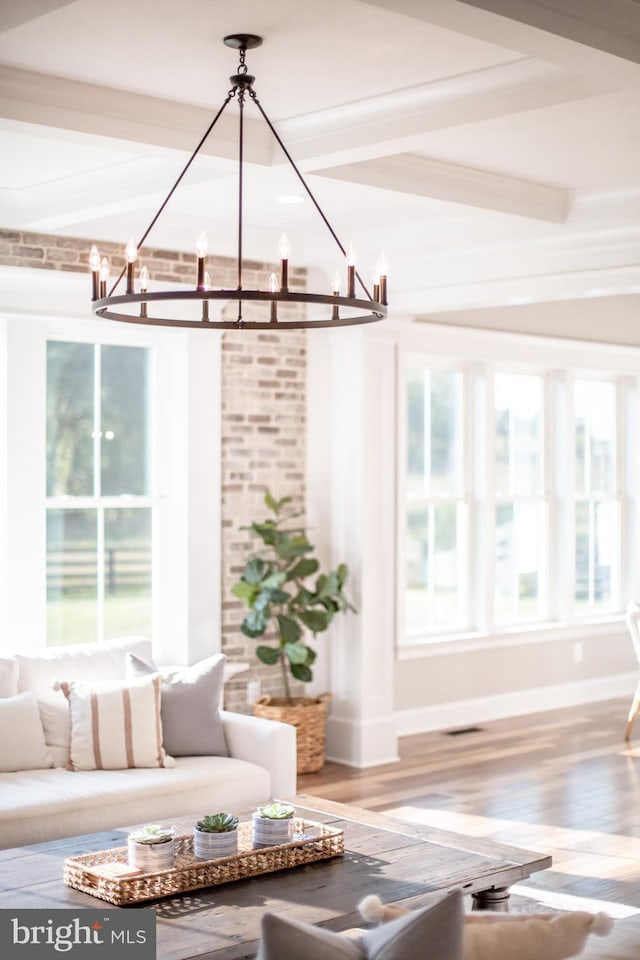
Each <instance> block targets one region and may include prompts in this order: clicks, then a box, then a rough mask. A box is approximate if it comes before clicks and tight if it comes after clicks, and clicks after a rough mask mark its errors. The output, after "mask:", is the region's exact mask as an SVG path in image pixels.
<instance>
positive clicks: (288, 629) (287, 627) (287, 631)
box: [278, 613, 301, 643]
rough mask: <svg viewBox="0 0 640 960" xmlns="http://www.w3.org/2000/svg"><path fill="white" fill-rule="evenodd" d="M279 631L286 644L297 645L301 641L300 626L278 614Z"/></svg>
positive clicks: (289, 618)
mask: <svg viewBox="0 0 640 960" xmlns="http://www.w3.org/2000/svg"><path fill="white" fill-rule="evenodd" d="M278 630H279V631H280V636H281V637H282V639H283V641H284V642H285V643H297V642H298V640H299V639H300V633H301V630H300V624H299V623H298V622H297V621H296V620H293V619H292V618H291V617H286V616H285V615H284V614H283V613H279V614H278Z"/></svg>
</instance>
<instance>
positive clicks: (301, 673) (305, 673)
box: [291, 663, 313, 683]
mask: <svg viewBox="0 0 640 960" xmlns="http://www.w3.org/2000/svg"><path fill="white" fill-rule="evenodd" d="M291 673H292V674H293V676H294V677H295V678H296V680H302V682H303V683H310V682H311V681H312V680H313V673H312V671H311V670H310V669H309V667H308V666H307V665H306V663H292V664H291Z"/></svg>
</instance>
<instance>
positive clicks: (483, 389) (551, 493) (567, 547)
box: [398, 327, 640, 645]
mask: <svg viewBox="0 0 640 960" xmlns="http://www.w3.org/2000/svg"><path fill="white" fill-rule="evenodd" d="M425 341H428V346H427V347H424V346H423V347H422V349H418V348H417V347H416V344H418V343H421V342H425ZM456 348H457V349H456ZM399 357H400V363H399V433H398V435H399V498H398V503H399V524H398V541H399V543H398V557H399V578H398V583H399V590H398V596H399V603H398V626H399V630H398V636H399V643H400V644H407V645H411V644H417V643H420V642H424V643H433V642H434V641H442V640H447V639H451V638H455V637H463V636H465V635H466V636H467V637H468V636H469V635H474V636H477V637H483V636H489V635H496V634H503V635H504V634H506V633H510V634H512V635H513V634H516V633H518V632H523V631H531V630H534V629H542V628H548V627H549V626H550V625H555V626H556V627H557V626H558V625H560V624H564V625H571V624H573V625H580V624H584V623H586V622H588V621H589V620H594V619H602V618H606V617H609V618H620V617H621V615H622V613H623V612H624V608H625V606H626V603H627V601H628V600H629V599H630V598H631V596H632V595H634V587H635V586H636V585H637V575H638V562H637V556H638V554H639V553H640V530H639V529H638V520H637V518H638V516H639V511H638V501H639V500H640V489H639V486H638V462H639V459H640V435H639V434H638V431H637V422H638V416H639V412H640V411H639V409H638V407H639V404H638V396H639V390H638V375H637V359H636V358H635V356H633V355H631V354H630V353H629V352H624V353H623V352H622V351H619V350H617V349H616V348H612V349H611V350H610V351H609V350H608V349H607V348H602V347H600V348H594V347H592V346H591V345H581V344H570V343H563V344H559V343H556V342H553V343H551V342H547V341H544V340H543V339H542V338H536V339H534V338H530V339H527V340H524V339H519V338H517V337H515V336H509V335H500V334H495V335H493V334H490V333H487V332H484V331H482V332H478V331H473V332H471V331H461V330H458V331H443V330H442V328H441V327H439V328H437V329H434V330H432V331H430V332H428V331H427V330H426V329H421V330H419V331H418V332H414V331H413V330H411V331H409V332H408V333H407V334H406V335H405V337H404V339H403V337H401V338H400V352H399ZM607 361H609V362H610V367H608V368H607V366H606V363H607Z"/></svg>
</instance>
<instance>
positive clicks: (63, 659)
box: [0, 638, 296, 848]
mask: <svg viewBox="0 0 640 960" xmlns="http://www.w3.org/2000/svg"><path fill="white" fill-rule="evenodd" d="M129 652H131V653H133V654H135V655H136V656H137V657H139V658H141V659H142V660H146V661H148V662H150V661H151V646H150V644H149V643H148V641H146V640H143V639H138V638H128V639H123V640H120V641H113V642H111V643H108V644H104V645H100V646H97V645H91V646H75V647H59V648H49V649H46V650H43V651H40V652H37V653H25V654H24V655H21V654H16V655H15V656H13V657H6V658H0V698H2V699H0V707H2V706H3V705H4V706H5V707H6V708H7V710H5V712H4V713H2V712H0V718H1V717H4V718H5V721H4V724H2V722H1V721H0V738H1V739H3V740H4V742H5V747H4V750H3V748H2V746H1V745H0V755H2V754H4V757H5V762H4V766H3V767H2V769H1V770H0V848H6V847H14V846H21V845H23V844H32V843H39V842H41V841H45V840H53V839H57V838H60V837H65V836H73V835H76V834H83V833H90V832H94V831H98V830H106V829H111V828H114V827H120V826H126V825H129V824H135V823H143V822H150V821H155V820H161V819H168V818H171V817H177V816H181V815H190V814H194V815H195V814H197V815H199V816H203V815H206V814H208V813H215V812H218V811H220V810H228V811H236V810H241V809H242V808H245V807H250V806H253V805H255V804H256V803H260V802H263V801H265V800H268V799H271V798H273V797H288V796H292V795H293V794H295V787H296V742H295V728H294V727H292V726H290V725H288V724H284V723H276V722H273V721H269V720H263V719H259V718H257V717H252V716H245V715H242V714H235V713H229V712H225V711H222V710H221V711H220V716H221V718H222V723H223V729H224V736H225V738H226V743H227V747H228V752H229V755H228V756H179V757H176V758H175V766H173V767H151V768H134V769H132V768H129V769H112V770H103V769H97V770H94V769H85V770H69V769H66V767H65V766H64V764H65V762H66V761H67V760H68V757H69V744H68V741H67V742H66V743H65V742H63V741H64V736H66V737H67V738H68V736H69V720H68V716H69V705H68V703H67V700H66V698H65V696H64V694H63V692H62V691H61V690H60V689H58V690H54V689H53V688H52V682H53V681H54V680H73V681H95V680H98V679H99V680H118V679H124V678H125V675H126V674H125V671H126V661H127V654H128V653H129ZM21 694H28V696H26V697H21V696H19V695H21ZM31 695H34V696H35V698H36V699H37V706H38V710H35V708H34V707H33V696H31ZM4 698H11V699H4ZM9 705H11V710H13V706H14V705H23V706H28V707H30V708H31V710H32V713H35V715H36V718H37V717H38V714H39V718H40V720H41V723H42V734H43V738H44V744H43V750H44V751H45V752H44V753H43V756H45V757H46V758H47V759H46V761H45V762H46V763H48V764H49V765H48V766H39V767H36V768H32V769H16V767H18V766H19V762H16V760H15V759H14V760H13V762H12V761H11V760H9V761H7V760H6V757H7V755H8V756H9V757H11V756H13V757H14V758H15V757H16V756H17V757H22V756H24V757H25V758H26V756H27V755H28V754H27V750H26V747H24V748H23V747H22V746H21V744H22V742H23V738H25V737H27V735H28V733H27V729H26V727H27V725H26V724H20V723H19V722H18V723H17V724H13V726H14V729H11V723H10V721H9V720H7V719H6V718H8V717H10V716H11V713H10V712H9V710H8V708H9ZM16 716H18V714H16ZM3 726H4V729H3ZM16 726H20V727H21V729H15V727H16ZM61 730H62V731H66V733H64V735H63V738H62V740H61V733H60V731H61ZM36 733H37V731H36ZM7 738H8V739H7ZM23 749H24V753H22V752H21V750H23ZM29 755H30V756H31V761H30V763H29V766H31V767H33V764H34V762H35V763H38V760H37V755H36V760H35V761H34V760H33V747H32V745H31V746H30V747H29ZM24 762H25V765H26V760H25V761H24ZM51 763H53V764H55V765H50V764H51Z"/></svg>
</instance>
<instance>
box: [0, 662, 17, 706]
mask: <svg viewBox="0 0 640 960" xmlns="http://www.w3.org/2000/svg"><path fill="white" fill-rule="evenodd" d="M17 692H18V661H17V660H16V658H15V657H0V697H15V695H16V694H17Z"/></svg>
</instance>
